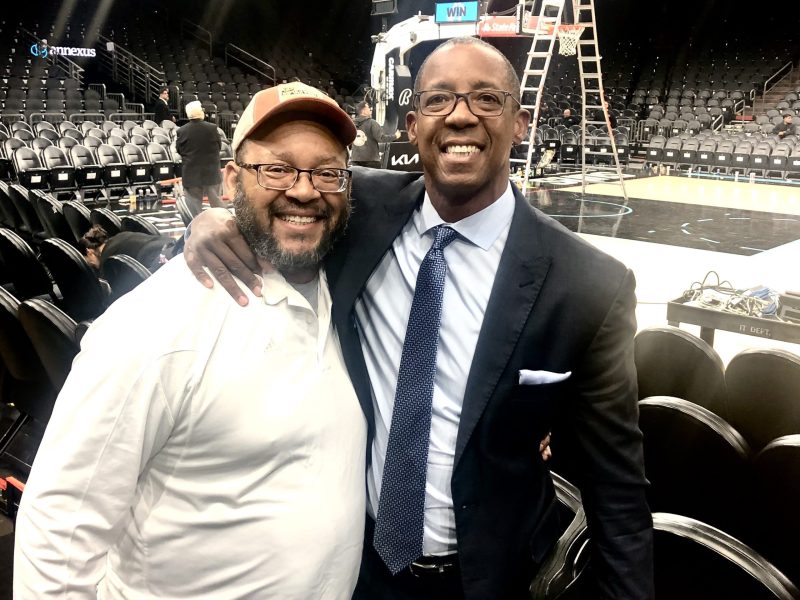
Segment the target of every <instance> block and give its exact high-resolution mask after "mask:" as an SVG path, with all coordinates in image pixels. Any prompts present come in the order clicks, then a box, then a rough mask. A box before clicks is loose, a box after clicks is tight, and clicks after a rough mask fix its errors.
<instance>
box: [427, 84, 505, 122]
mask: <svg viewBox="0 0 800 600" xmlns="http://www.w3.org/2000/svg"><path fill="white" fill-rule="evenodd" d="M509 97H510V98H511V99H512V100H513V101H514V102H516V103H517V104H519V100H517V99H516V98H514V95H513V94H512V93H511V92H504V91H503V90H475V91H474V92H467V93H466V94H461V93H459V92H451V91H449V90H422V91H420V92H416V93H415V94H414V104H415V106H416V107H417V110H419V111H420V112H421V113H422V114H423V115H425V116H426V117H446V116H448V115H449V114H450V113H452V112H453V111H454V110H455V109H456V104H458V100H459V98H463V99H464V102H466V103H467V108H469V110H470V112H471V113H472V114H473V115H475V116H476V117H499V116H500V115H502V114H503V110H504V109H505V107H506V98H509Z"/></svg>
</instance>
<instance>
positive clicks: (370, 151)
mask: <svg viewBox="0 0 800 600" xmlns="http://www.w3.org/2000/svg"><path fill="white" fill-rule="evenodd" d="M355 122H356V128H357V129H358V132H357V133H356V139H355V140H353V149H352V153H351V155H350V164H352V165H359V166H362V167H372V168H373V169H380V167H381V154H380V151H379V149H378V143H379V142H389V141H392V140H396V139H398V138H399V137H400V131H399V130H398V131H396V132H395V133H394V134H391V135H387V134H384V133H383V128H381V126H380V125H379V124H378V122H377V121H376V120H375V119H373V118H372V107H371V106H370V105H369V104H367V103H366V102H359V103H358V105H357V106H356V117H355Z"/></svg>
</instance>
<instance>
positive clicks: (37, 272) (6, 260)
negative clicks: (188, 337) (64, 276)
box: [0, 229, 57, 301]
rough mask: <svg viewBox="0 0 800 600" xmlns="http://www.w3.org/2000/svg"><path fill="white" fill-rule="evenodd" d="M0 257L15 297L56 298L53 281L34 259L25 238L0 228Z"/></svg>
mask: <svg viewBox="0 0 800 600" xmlns="http://www.w3.org/2000/svg"><path fill="white" fill-rule="evenodd" d="M0 257H2V259H3V264H4V265H5V270H6V275H7V276H8V277H9V278H10V282H11V283H12V284H13V285H14V295H15V296H16V297H17V298H20V299H21V300H26V299H28V298H33V297H35V296H48V297H49V298H50V299H51V300H53V301H56V300H57V297H56V294H55V290H54V289H53V282H52V281H51V280H50V277H49V276H48V274H47V271H45V270H44V267H43V266H42V264H41V263H40V262H39V261H38V260H37V259H36V254H34V252H33V250H32V249H31V247H30V246H29V245H28V243H27V242H25V240H23V239H22V238H21V237H19V236H18V235H17V234H16V233H14V232H13V231H10V230H8V229H0Z"/></svg>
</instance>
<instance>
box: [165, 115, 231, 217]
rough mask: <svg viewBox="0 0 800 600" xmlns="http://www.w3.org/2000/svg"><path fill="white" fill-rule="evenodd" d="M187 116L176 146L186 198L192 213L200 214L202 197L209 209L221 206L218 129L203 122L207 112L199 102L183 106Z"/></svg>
mask: <svg viewBox="0 0 800 600" xmlns="http://www.w3.org/2000/svg"><path fill="white" fill-rule="evenodd" d="M186 116H187V117H189V122H188V123H186V124H185V125H183V126H182V127H180V128H178V136H177V139H176V146H177V148H178V154H180V155H181V161H182V163H183V187H184V189H185V190H186V199H187V200H188V202H189V208H190V209H191V211H192V214H193V215H199V214H200V211H201V210H202V206H203V196H208V203H209V204H210V205H211V206H216V207H222V206H224V204H223V203H222V201H221V200H220V198H219V184H220V183H222V171H221V170H220V165H219V151H220V148H221V147H222V141H221V140H220V138H219V132H218V131H217V126H216V125H214V124H213V123H209V122H207V121H205V118H206V113H205V111H204V110H203V106H202V104H200V102H199V101H197V100H195V101H194V102H189V103H188V104H186Z"/></svg>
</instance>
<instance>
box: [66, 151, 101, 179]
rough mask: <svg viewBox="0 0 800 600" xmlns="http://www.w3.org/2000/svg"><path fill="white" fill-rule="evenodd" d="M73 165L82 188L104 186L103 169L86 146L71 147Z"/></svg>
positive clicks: (70, 153)
mask: <svg viewBox="0 0 800 600" xmlns="http://www.w3.org/2000/svg"><path fill="white" fill-rule="evenodd" d="M69 156H70V160H71V162H72V166H73V167H75V183H76V185H77V186H78V188H80V189H100V188H102V187H103V169H102V167H101V166H100V165H99V164H97V161H96V159H95V157H94V155H93V154H92V151H91V150H89V149H88V148H87V147H86V146H83V145H80V144H78V145H75V146H73V147H72V148H70V149H69Z"/></svg>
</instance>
